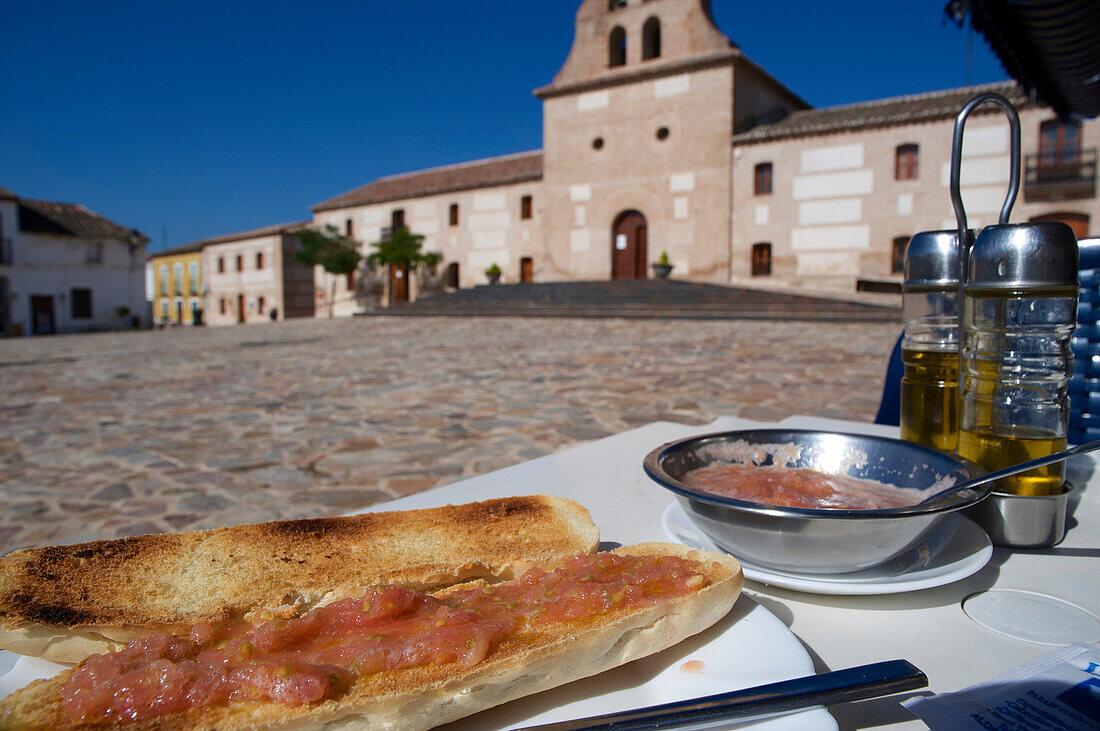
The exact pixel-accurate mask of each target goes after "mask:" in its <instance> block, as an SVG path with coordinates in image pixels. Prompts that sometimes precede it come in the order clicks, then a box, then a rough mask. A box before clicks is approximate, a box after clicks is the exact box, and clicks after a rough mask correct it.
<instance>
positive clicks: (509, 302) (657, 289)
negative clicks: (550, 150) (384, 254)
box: [362, 280, 901, 323]
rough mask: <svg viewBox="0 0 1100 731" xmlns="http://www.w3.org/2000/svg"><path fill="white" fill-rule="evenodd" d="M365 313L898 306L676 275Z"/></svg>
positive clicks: (697, 316) (700, 314)
mask: <svg viewBox="0 0 1100 731" xmlns="http://www.w3.org/2000/svg"><path fill="white" fill-rule="evenodd" d="M362 314H363V315H364V316H391V317H392V316H399V317H429V316H430V317H439V316H446V317H637V318H679V319H694V320H710V319H724V320H730V319H749V320H756V319H759V320H816V321H860V322H899V323H900V321H901V309H900V307H899V306H889V305H881V304H871V303H867V302H859V301H853V300H847V299H840V298H835V299H834V298H827V297H812V296H807V295H796V294H787V293H783V292H773V291H769V290H759V289H748V288H745V287H726V286H721V285H714V284H699V283H695V282H682V281H677V280H666V281H657V280H616V281H602V282H539V283H524V284H505V285H496V286H488V285H482V286H477V287H473V288H471V289H460V290H456V291H454V292H445V293H436V294H432V295H429V296H421V298H420V299H418V300H417V301H416V302H410V303H402V304H399V305H397V306H395V307H389V308H381V307H380V308H377V309H374V310H372V311H368V312H364V313H362Z"/></svg>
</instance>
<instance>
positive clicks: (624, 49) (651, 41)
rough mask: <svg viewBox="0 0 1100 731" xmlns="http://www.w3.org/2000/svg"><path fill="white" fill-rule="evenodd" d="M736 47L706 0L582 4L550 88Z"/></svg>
mask: <svg viewBox="0 0 1100 731" xmlns="http://www.w3.org/2000/svg"><path fill="white" fill-rule="evenodd" d="M734 48H736V47H735V46H734V45H733V44H732V43H731V42H730V40H729V39H728V38H727V37H726V36H725V35H724V34H723V33H722V32H721V31H720V30H718V28H717V27H716V26H715V25H714V21H713V20H712V19H711V15H710V0H583V2H582V3H581V6H580V8H579V9H578V10H577V19H576V32H575V35H574V37H573V46H572V48H571V50H570V51H569V56H568V58H567V59H566V60H565V64H564V65H563V66H562V67H561V70H560V71H558V73H557V75H556V76H555V77H554V82H553V84H551V86H550V87H548V88H554V87H556V86H559V85H569V84H575V83H578V82H584V81H591V80H595V79H599V78H605V77H609V76H614V75H616V74H624V73H631V72H632V71H636V70H637V69H638V66H639V64H645V65H646V66H660V65H662V64H668V63H678V62H679V63H682V62H684V61H686V60H688V59H691V58H697V57H700V56H706V55H708V54H729V53H730V51H731V49H734Z"/></svg>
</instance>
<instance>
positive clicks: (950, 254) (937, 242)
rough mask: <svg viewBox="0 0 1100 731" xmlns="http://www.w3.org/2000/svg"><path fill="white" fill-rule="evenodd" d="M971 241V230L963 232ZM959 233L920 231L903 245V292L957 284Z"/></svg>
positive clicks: (952, 231)
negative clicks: (905, 245) (907, 243)
mask: <svg viewBox="0 0 1100 731" xmlns="http://www.w3.org/2000/svg"><path fill="white" fill-rule="evenodd" d="M967 233H968V234H969V235H968V236H967V238H968V239H970V240H971V241H972V240H973V234H972V232H969V231H968V232H967ZM958 241H959V235H958V232H957V231H955V230H954V229H952V230H950V231H921V232H920V233H917V234H913V238H911V239H909V245H908V246H907V247H905V261H904V264H903V271H904V275H905V283H904V287H905V290H906V291H909V292H918V291H924V290H933V289H945V288H949V287H955V286H957V285H958V283H959V244H958Z"/></svg>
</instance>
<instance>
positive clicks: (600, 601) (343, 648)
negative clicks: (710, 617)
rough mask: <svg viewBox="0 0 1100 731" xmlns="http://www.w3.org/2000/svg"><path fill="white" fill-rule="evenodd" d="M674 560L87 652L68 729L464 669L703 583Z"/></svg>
mask: <svg viewBox="0 0 1100 731" xmlns="http://www.w3.org/2000/svg"><path fill="white" fill-rule="evenodd" d="M700 568H701V567H700V565H699V564H698V563H697V562H694V561H689V560H685V559H680V558H676V557H652V556H622V555H618V554H611V553H600V554H595V555H591V556H578V557H575V558H572V559H569V560H568V561H566V562H565V563H564V564H563V565H562V566H561V567H560V568H558V569H556V570H554V571H552V572H547V571H544V570H542V569H538V568H534V569H531V570H529V571H527V572H526V573H525V574H524V575H523V576H522V577H521V578H519V579H515V580H513V581H508V582H504V583H501V584H495V585H491V586H485V587H480V588H476V589H467V590H462V591H457V592H451V593H448V594H446V595H444V596H443V598H442V599H440V598H436V597H433V596H430V595H426V594H420V593H417V592H414V591H410V590H408V589H403V588H400V587H396V586H385V587H375V588H371V589H369V590H368V591H367V593H366V594H365V595H364V596H362V597H359V598H355V599H344V600H341V601H337V602H333V603H332V604H329V605H326V606H324V607H319V608H316V609H313V610H311V611H310V612H308V613H306V614H304V615H302V616H300V617H297V618H294V619H289V620H282V619H274V618H270V619H267V620H266V621H265V620H262V619H261V620H260V621H257V622H256V623H252V622H248V621H245V620H237V621H231V622H224V623H220V624H217V625H211V624H206V623H202V624H198V625H195V626H194V627H193V628H192V629H191V631H190V634H189V635H188V636H186V637H173V636H169V635H163V634H162V635H155V636H152V637H148V638H145V639H142V640H136V641H134V642H132V643H130V644H129V645H127V647H126V648H125V649H123V650H120V651H118V652H114V653H110V654H105V655H92V656H90V657H88V658H86V659H85V660H84V662H83V663H81V664H80V665H79V666H78V667H77V668H75V669H74V670H73V671H72V673H71V674H70V676H69V678H68V680H67V682H66V683H65V685H64V688H63V690H62V701H63V704H64V708H65V711H66V713H67V714H68V715H69V717H70V718H71V719H73V720H74V721H81V722H96V721H109V720H129V721H138V720H142V719H148V718H156V717H158V716H162V715H165V714H169V713H175V712H180V711H185V710H187V709H191V708H201V707H207V706H214V705H220V704H225V703H228V702H231V701H263V700H270V701H275V702H278V703H284V704H287V705H291V706H298V705H303V704H308V703H315V702H317V701H321V700H324V699H326V698H332V697H336V696H338V695H339V694H341V693H342V692H344V691H346V690H347V688H349V687H350V686H351V685H352V684H353V683H354V682H355V681H356V679H357V678H360V677H364V676H367V675H370V674H373V673H379V672H383V671H396V670H400V669H403V668H411V667H416V666H423V665H431V664H434V665H443V664H448V663H451V664H454V665H455V666H457V667H469V666H472V665H476V664H477V663H479V662H481V661H482V660H484V659H485V658H486V657H487V656H488V655H489V654H490V653H492V652H493V651H494V650H495V649H496V648H497V647H498V646H499V645H500V644H501V642H504V641H505V640H507V639H509V638H512V637H515V636H516V635H518V634H519V633H521V632H522V631H523V629H524V628H525V627H529V626H530V627H533V628H535V627H538V626H539V625H541V624H548V623H553V622H562V621H575V620H581V619H584V618H586V617H591V616H594V615H597V614H600V613H604V612H608V611H617V610H620V609H628V608H637V607H642V606H647V605H652V604H657V603H659V602H662V601H666V600H667V599H670V598H674V597H678V596H683V595H686V594H688V593H691V592H692V591H695V590H697V589H699V588H701V587H702V586H704V585H706V584H707V583H709V582H708V580H707V578H706V576H705V575H704V574H702V573H700V572H699V569H700Z"/></svg>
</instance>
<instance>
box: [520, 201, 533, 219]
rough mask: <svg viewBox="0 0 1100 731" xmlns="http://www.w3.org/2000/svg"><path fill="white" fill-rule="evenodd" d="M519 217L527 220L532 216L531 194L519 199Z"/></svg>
mask: <svg viewBox="0 0 1100 731" xmlns="http://www.w3.org/2000/svg"><path fill="white" fill-rule="evenodd" d="M519 217H520V218H522V219H525V220H526V219H528V218H530V217H531V196H529V195H525V196H523V197H522V198H520V199H519Z"/></svg>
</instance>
